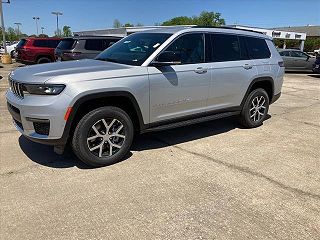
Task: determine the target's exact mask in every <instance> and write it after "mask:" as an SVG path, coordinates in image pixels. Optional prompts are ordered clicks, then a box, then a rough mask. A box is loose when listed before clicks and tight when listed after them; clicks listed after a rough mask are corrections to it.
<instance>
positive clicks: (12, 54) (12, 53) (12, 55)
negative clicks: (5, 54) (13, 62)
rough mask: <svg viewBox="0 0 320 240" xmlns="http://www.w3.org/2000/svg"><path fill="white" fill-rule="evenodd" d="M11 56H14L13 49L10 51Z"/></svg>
mask: <svg viewBox="0 0 320 240" xmlns="http://www.w3.org/2000/svg"><path fill="white" fill-rule="evenodd" d="M10 56H11V58H14V50H13V51H11V52H10Z"/></svg>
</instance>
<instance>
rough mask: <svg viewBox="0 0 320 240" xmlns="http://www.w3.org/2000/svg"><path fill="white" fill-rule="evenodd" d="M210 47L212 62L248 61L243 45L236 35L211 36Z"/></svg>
mask: <svg viewBox="0 0 320 240" xmlns="http://www.w3.org/2000/svg"><path fill="white" fill-rule="evenodd" d="M211 45H212V49H213V53H212V60H211V61H213V62H225V61H238V60H245V59H248V54H247V50H246V47H245V43H244V41H243V39H240V38H239V37H238V36H237V35H228V34H211Z"/></svg>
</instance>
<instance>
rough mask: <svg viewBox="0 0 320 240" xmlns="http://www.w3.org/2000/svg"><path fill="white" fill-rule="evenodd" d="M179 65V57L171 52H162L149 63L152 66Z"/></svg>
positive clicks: (178, 54)
mask: <svg viewBox="0 0 320 240" xmlns="http://www.w3.org/2000/svg"><path fill="white" fill-rule="evenodd" d="M178 64H181V55H180V53H176V52H173V51H164V52H162V53H161V54H160V55H159V56H158V57H157V58H156V59H155V60H154V61H152V62H151V65H152V66H155V67H160V66H169V65H178Z"/></svg>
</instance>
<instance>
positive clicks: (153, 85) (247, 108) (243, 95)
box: [6, 27, 284, 166]
mask: <svg viewBox="0 0 320 240" xmlns="http://www.w3.org/2000/svg"><path fill="white" fill-rule="evenodd" d="M283 75H284V67H283V60H282V58H281V57H280V55H279V53H278V51H277V50H276V48H275V47H274V45H273V43H272V39H271V38H270V37H268V36H266V35H263V34H260V33H256V32H250V31H244V30H237V29H225V28H181V27H180V28H166V29H156V30H150V31H145V32H140V33H135V34H132V35H130V36H128V37H126V38H124V39H122V40H120V41H119V42H117V43H115V44H114V45H113V46H111V47H110V48H108V49H106V50H105V51H103V52H102V53H101V54H99V55H98V56H97V58H96V59H95V60H80V61H68V62H58V63H50V64H42V65H38V66H31V67H28V68H19V69H16V70H15V71H13V72H12V73H11V75H10V76H9V81H10V86H11V87H10V89H9V90H8V91H7V93H6V99H7V102H8V109H9V111H10V113H11V115H12V117H13V119H14V124H15V126H16V127H17V129H18V130H19V131H20V132H21V133H22V134H23V135H24V136H26V137H27V138H29V139H31V140H33V141H36V142H40V143H44V144H51V145H54V146H55V148H54V149H55V151H56V152H59V153H61V152H63V149H64V146H65V145H66V143H68V142H70V143H71V145H72V148H73V150H74V153H75V154H76V155H77V156H78V158H79V159H81V160H82V161H84V162H85V163H87V164H90V165H92V166H104V165H108V164H112V163H115V162H117V161H119V160H121V159H122V158H124V156H125V155H126V154H127V153H128V151H129V150H130V146H131V143H132V140H133V136H134V133H135V132H138V133H144V132H149V131H159V130H163V129H168V128H173V127H180V126H182V125H188V124H194V123H198V122H201V121H208V120H213V119H217V118H222V117H229V116H233V115H237V116H239V119H240V122H241V123H242V124H243V125H244V126H245V127H248V128H254V127H258V126H260V125H261V124H262V123H263V121H264V120H265V119H266V117H267V113H268V109H269V104H271V103H273V102H274V101H276V100H277V99H278V98H279V96H280V93H281V87H282V82H283Z"/></svg>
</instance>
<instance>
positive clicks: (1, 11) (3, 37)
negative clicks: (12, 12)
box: [0, 0, 10, 54]
mask: <svg viewBox="0 0 320 240" xmlns="http://www.w3.org/2000/svg"><path fill="white" fill-rule="evenodd" d="M4 3H10V0H8V1H7V2H4ZM0 15H1V16H0V17H1V30H2V40H3V48H4V54H7V44H6V31H5V28H4V20H3V10H2V0H0Z"/></svg>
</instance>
